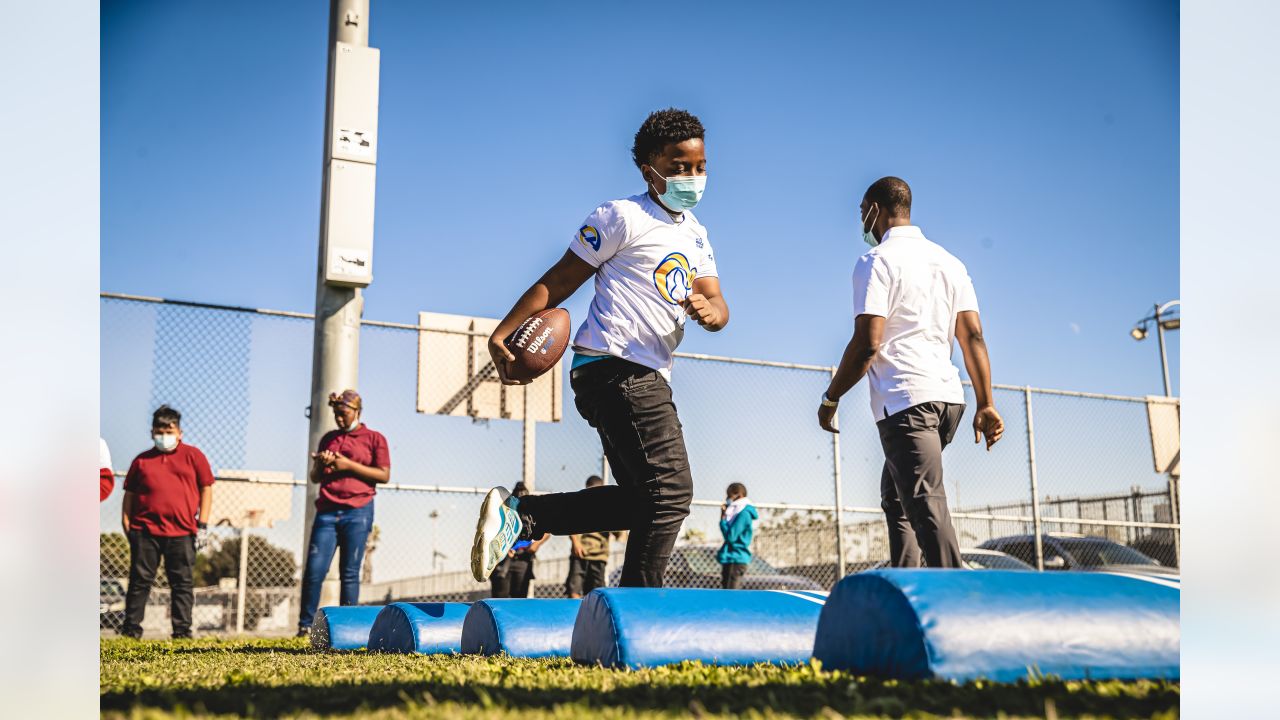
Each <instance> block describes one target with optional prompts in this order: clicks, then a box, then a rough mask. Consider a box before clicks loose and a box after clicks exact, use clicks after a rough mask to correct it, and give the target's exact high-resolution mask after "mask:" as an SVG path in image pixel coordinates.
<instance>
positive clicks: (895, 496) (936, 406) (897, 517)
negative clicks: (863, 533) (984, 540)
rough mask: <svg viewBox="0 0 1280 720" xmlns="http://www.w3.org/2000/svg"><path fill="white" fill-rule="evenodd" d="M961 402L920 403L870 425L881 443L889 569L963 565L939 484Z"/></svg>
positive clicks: (881, 500) (882, 495) (962, 406)
mask: <svg viewBox="0 0 1280 720" xmlns="http://www.w3.org/2000/svg"><path fill="white" fill-rule="evenodd" d="M963 415H964V405H956V404H952V403H943V402H927V403H921V404H919V405H915V406H912V407H909V408H907V409H906V410H903V411H901V412H899V413H895V414H893V415H890V416H889V417H887V418H885V419H884V420H881V421H880V422H878V423H876V427H877V428H878V429H879V430H880V444H881V446H883V447H884V471H883V472H882V473H881V475H880V507H881V508H883V509H884V515H885V520H886V521H888V523H889V554H890V558H889V562H890V564H892V565H893V566H894V567H920V565H921V562H920V560H921V554H923V555H924V558H923V559H924V565H926V566H928V567H932V568H958V567H964V566H963V564H962V563H961V560H960V543H959V542H958V541H957V540H956V531H955V528H953V527H952V525H951V513H950V512H948V511H947V495H946V489H945V488H944V487H943V485H942V449H943V448H945V447H946V446H947V445H949V444H950V443H951V440H952V438H954V437H955V434H956V428H957V427H959V425H960V418H961V417H962V416H963Z"/></svg>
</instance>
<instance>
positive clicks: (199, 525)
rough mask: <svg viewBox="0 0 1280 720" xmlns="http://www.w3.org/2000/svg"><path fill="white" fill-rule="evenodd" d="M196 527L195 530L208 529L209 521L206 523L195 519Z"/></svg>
mask: <svg viewBox="0 0 1280 720" xmlns="http://www.w3.org/2000/svg"><path fill="white" fill-rule="evenodd" d="M196 529H197V530H208V529H209V523H206V522H202V521H200V520H197V521H196Z"/></svg>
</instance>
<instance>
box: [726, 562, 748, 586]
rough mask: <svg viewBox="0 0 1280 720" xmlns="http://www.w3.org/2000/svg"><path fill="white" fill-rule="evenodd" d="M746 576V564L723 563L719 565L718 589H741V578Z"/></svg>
mask: <svg viewBox="0 0 1280 720" xmlns="http://www.w3.org/2000/svg"><path fill="white" fill-rule="evenodd" d="M746 574H747V564H746V563H723V564H722V565H720V587H722V588H724V589H725V590H737V589H738V588H740V587H742V576H743V575H746Z"/></svg>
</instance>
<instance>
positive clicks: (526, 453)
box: [520, 385, 538, 597]
mask: <svg viewBox="0 0 1280 720" xmlns="http://www.w3.org/2000/svg"><path fill="white" fill-rule="evenodd" d="M522 389H523V390H524V421H523V423H522V424H521V443H520V445H521V453H520V455H521V458H520V480H521V481H522V482H524V487H525V490H528V491H529V492H533V491H534V490H536V489H537V487H536V484H537V479H538V472H537V470H538V459H537V458H538V423H537V422H536V421H534V420H533V419H532V418H530V417H529V386H528V385H525V386H524V387H523V388H522ZM529 592H530V593H532V592H533V591H532V590H530V591H529ZM529 597H533V596H532V595H530V596H529Z"/></svg>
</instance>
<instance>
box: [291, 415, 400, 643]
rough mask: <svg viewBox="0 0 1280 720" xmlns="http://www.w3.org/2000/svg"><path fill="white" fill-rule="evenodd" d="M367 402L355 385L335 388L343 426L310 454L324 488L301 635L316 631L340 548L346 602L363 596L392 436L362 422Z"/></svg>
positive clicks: (314, 476) (305, 577)
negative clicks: (362, 567) (366, 553)
mask: <svg viewBox="0 0 1280 720" xmlns="http://www.w3.org/2000/svg"><path fill="white" fill-rule="evenodd" d="M363 405H364V404H363V402H362V401H361V400H360V395H359V394H358V393H357V392H356V391H355V390H343V391H342V393H341V394H337V393H330V395H329V406H330V407H332V408H333V420H334V422H335V423H337V425H338V429H337V430H331V431H329V432H328V433H325V436H324V437H322V438H320V447H319V448H318V449H317V450H316V452H314V453H312V455H311V457H312V459H313V464H312V466H311V482H314V483H320V494H319V496H318V497H317V498H316V517H315V521H314V522H313V523H312V524H311V540H310V542H309V543H308V547H307V563H306V569H305V570H304V571H303V574H302V608H301V610H300V611H299V613H298V635H299V636H303V635H306V634H308V633H309V632H310V631H311V623H312V622H313V621H314V620H315V616H316V607H317V606H319V604H320V587H321V585H322V584H323V583H324V576H325V575H326V574H328V572H329V566H330V565H331V564H333V555H334V552H336V551H337V550H338V549H339V548H340V549H341V550H342V552H341V554H339V555H338V576H339V578H340V579H341V583H342V585H341V591H340V600H339V601H340V602H341V604H343V605H355V604H356V603H358V602H359V601H360V565H361V563H363V562H364V548H365V542H366V541H367V540H368V539H369V532H370V531H371V530H372V529H373V496H374V493H376V492H377V490H376V486H377V485H378V484H380V483H385V482H387V481H388V480H390V479H391V452H390V450H388V448H387V439H386V438H385V437H383V436H382V433H380V432H378V431H376V430H370V429H369V427H368V426H367V425H365V424H364V423H362V422H360V413H361V410H362V409H363Z"/></svg>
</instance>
